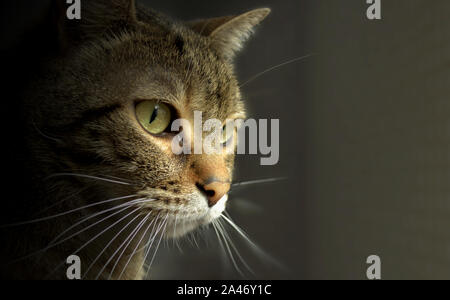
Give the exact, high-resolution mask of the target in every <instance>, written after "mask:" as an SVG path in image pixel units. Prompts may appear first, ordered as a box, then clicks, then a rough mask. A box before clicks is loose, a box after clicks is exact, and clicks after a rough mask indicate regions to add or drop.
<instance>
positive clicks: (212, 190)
mask: <svg viewBox="0 0 450 300" xmlns="http://www.w3.org/2000/svg"><path fill="white" fill-rule="evenodd" d="M199 188H200V189H201V190H203V192H204V193H205V194H206V196H207V197H208V204H209V207H213V206H215V205H216V204H217V202H219V200H220V199H222V198H223V197H224V196H225V195H226V194H228V192H229V191H230V188H231V185H230V184H229V183H227V182H220V181H214V182H210V183H208V184H206V185H199Z"/></svg>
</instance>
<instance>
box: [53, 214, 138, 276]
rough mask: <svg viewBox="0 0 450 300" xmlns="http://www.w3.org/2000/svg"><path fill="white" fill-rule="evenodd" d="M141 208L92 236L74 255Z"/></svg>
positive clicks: (60, 265)
mask: <svg viewBox="0 0 450 300" xmlns="http://www.w3.org/2000/svg"><path fill="white" fill-rule="evenodd" d="M140 209H141V208H140V207H138V208H136V209H135V210H133V211H132V212H130V213H128V214H127V215H125V216H124V217H122V218H120V219H119V220H118V221H116V222H114V223H113V224H112V225H110V226H108V227H106V229H104V230H102V231H101V232H100V233H98V234H97V235H95V236H94V237H93V238H91V239H90V240H88V241H87V242H86V243H84V244H83V245H82V246H81V247H80V248H78V249H77V250H76V251H75V252H73V253H72V255H77V254H78V253H80V252H81V251H82V250H83V249H84V248H86V247H87V246H88V245H89V244H91V243H92V242H93V241H95V240H96V239H97V238H99V237H100V236H102V235H103V234H105V233H106V232H107V231H109V230H110V229H111V228H113V227H114V226H116V225H117V224H119V223H121V222H122V221H123V220H125V219H126V218H128V217H129V216H131V215H132V214H134V213H136V212H137V211H139V210H140ZM65 263H66V262H65V261H63V262H62V263H61V264H59V265H58V266H57V267H56V269H55V270H53V271H52V272H51V273H50V274H49V275H48V276H52V275H53V274H54V273H55V272H56V271H57V270H58V269H59V268H61V267H62V266H63V265H64V264H65Z"/></svg>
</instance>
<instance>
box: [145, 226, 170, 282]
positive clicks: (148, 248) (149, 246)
mask: <svg viewBox="0 0 450 300" xmlns="http://www.w3.org/2000/svg"><path fill="white" fill-rule="evenodd" d="M165 221H167V218H166V219H161V221H160V223H159V225H158V227H157V228H156V230H155V226H154V227H153V229H152V232H151V233H150V236H149V241H148V243H147V244H146V245H145V248H144V249H146V250H145V255H144V259H143V261H142V265H141V267H140V268H139V270H142V269H143V268H144V266H145V262H146V261H147V257H148V255H149V254H150V251H151V249H152V246H153V242H154V241H155V240H156V237H157V235H158V233H159V231H160V230H161V229H162V227H163V226H164V223H165ZM147 275H148V273H147ZM145 278H146V277H144V279H145Z"/></svg>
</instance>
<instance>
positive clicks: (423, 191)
mask: <svg viewBox="0 0 450 300" xmlns="http://www.w3.org/2000/svg"><path fill="white" fill-rule="evenodd" d="M4 2H6V1H4ZM8 2H9V1H8ZM14 2H15V3H14V4H11V3H9V4H3V3H2V8H5V7H6V6H5V5H9V7H7V8H8V10H5V9H3V10H2V14H3V16H2V22H3V28H2V32H3V34H2V50H3V49H4V47H6V46H8V45H11V44H12V43H14V41H16V40H18V39H20V35H19V34H18V33H19V32H20V30H21V29H20V28H25V27H26V26H27V24H28V23H30V20H32V15H33V14H36V13H37V11H38V9H28V7H29V6H30V5H33V6H34V5H36V7H39V5H37V4H36V3H37V2H38V1H24V0H21V1H14ZM30 2H33V3H34V4H30ZM142 2H146V3H148V5H149V6H151V7H153V8H154V9H157V10H160V11H162V12H165V13H167V14H169V15H171V16H173V17H175V18H178V19H182V20H190V19H195V18H200V17H209V16H219V15H228V14H235V13H239V12H243V11H246V10H249V9H252V8H256V7H263V6H268V7H271V8H272V10H273V13H272V15H271V16H270V17H269V18H268V19H267V21H266V22H265V23H264V24H263V25H262V26H261V27H260V28H259V29H258V31H257V34H256V35H255V37H254V38H253V39H252V40H251V41H250V42H249V43H248V47H247V48H246V50H245V51H244V52H243V53H242V54H241V55H240V56H239V58H238V59H237V64H238V75H239V78H240V79H241V80H243V81H245V80H246V79H248V78H250V77H252V76H253V75H254V74H257V73H259V72H261V71H263V70H265V69H267V68H270V67H272V66H274V65H277V64H279V63H282V62H285V61H288V60H290V59H292V58H296V57H300V56H303V55H307V54H310V53H317V56H315V57H313V58H309V59H307V60H305V61H303V62H297V63H293V64H291V65H288V66H285V67H283V68H281V69H278V70H276V71H273V72H270V73H268V74H266V75H265V76H264V77H261V78H259V79H258V80H256V81H254V82H252V83H251V84H249V85H247V86H245V88H244V89H243V93H244V95H245V98H246V99H247V101H248V104H249V108H250V112H251V116H252V117H254V118H264V119H267V118H279V119H280V120H281V161H280V163H279V164H278V165H277V166H273V167H261V166H259V158H258V157H240V158H239V161H238V173H237V179H238V180H249V179H259V178H268V177H277V176H287V177H289V180H288V181H285V182H281V183H278V184H268V185H262V186H255V187H252V188H248V189H246V190H241V191H239V192H236V194H234V197H233V199H232V201H231V204H230V213H231V214H232V216H233V217H234V219H235V221H236V222H237V223H238V224H239V225H240V226H241V227H243V228H244V229H245V230H246V231H247V232H248V234H249V235H250V236H251V238H252V239H253V240H254V241H256V242H257V243H258V244H259V245H260V246H261V247H262V248H263V249H265V250H266V251H267V252H268V253H270V254H271V255H272V256H273V257H274V258H276V259H277V260H279V261H280V262H281V263H282V264H283V265H284V266H285V268H284V269H283V268H278V267H276V266H275V265H274V264H271V263H269V262H268V260H267V259H260V258H258V256H257V255H256V254H255V252H253V251H251V250H249V247H248V246H246V244H245V243H244V242H239V240H240V239H239V237H238V236H235V235H233V239H234V240H236V245H237V247H238V248H239V249H240V251H241V252H242V256H243V257H244V258H245V259H246V260H247V261H248V263H249V264H250V265H251V266H252V267H253V268H254V269H255V271H256V278H261V279H282V278H287V279H364V278H365V274H366V268H367V265H366V263H365V261H366V258H367V257H368V256H369V255H372V254H376V255H379V256H380V257H381V259H382V273H383V278H385V279H410V278H415V279H422V278H425V279H434V278H439V279H441V278H446V279H450V231H449V227H450V226H449V225H450V218H449V216H450V185H449V179H450V168H449V167H450V143H449V134H450V132H449V131H450V121H449V120H450V118H449V115H450V100H449V95H450V18H449V17H448V14H450V2H449V1H446V0H434V1H425V0H422V1H418V0H417V1H413V0H408V1H406V0H397V1H386V0H384V1H382V5H383V7H382V13H383V20H381V21H369V20H367V18H366V17H365V10H366V9H367V5H366V4H365V2H366V1H365V0H352V1H349V0H341V1H336V0H335V1H326V0H320V1H319V0H308V1H307V0H283V1H268V0H267V1H256V0H252V1H250V0H246V1H237V0H229V1H206V0H205V1H200V0H192V1H181V0H165V1H157V0H148V1H142ZM206 240H207V241H208V245H205V243H204V242H200V244H201V245H200V248H201V249H197V248H196V247H194V246H193V245H190V243H189V241H186V242H185V243H184V246H183V250H184V253H183V254H182V253H180V252H179V251H178V250H177V249H176V248H174V247H173V246H172V245H169V247H168V249H167V248H164V249H163V250H162V251H161V252H160V254H159V257H158V259H157V262H156V268H157V269H156V270H155V275H154V277H155V278H162V279H165V278H168V279H173V278H176V279H220V278H223V279H225V278H226V279H230V278H240V277H239V275H238V274H237V273H236V272H235V271H234V270H233V268H231V267H230V262H229V261H227V260H226V259H225V258H224V256H223V254H221V252H220V250H219V249H218V243H217V240H216V239H215V238H214V237H213V236H211V237H209V238H206ZM249 278H253V277H251V276H250V277H249Z"/></svg>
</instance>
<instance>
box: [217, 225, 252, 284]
mask: <svg viewBox="0 0 450 300" xmlns="http://www.w3.org/2000/svg"><path fill="white" fill-rule="evenodd" d="M217 224H218V226H219V227H220V228H222V232H223V234H224V236H225V238H226V239H228V242H229V243H230V245H231V247H232V249H233V250H234V252H235V253H236V255H237V256H238V258H239V259H240V261H241V262H242V264H243V265H244V266H245V268H246V269H247V270H248V271H249V272H250V273H251V274H252V275H255V272H254V271H253V269H252V268H251V267H250V266H249V265H248V264H247V262H246V261H245V259H244V258H243V257H242V255H241V253H240V252H239V250H238V248H237V247H236V245H235V244H234V243H233V241H232V239H231V237H230V235H229V234H228V232H227V231H226V229H225V226H224V225H223V224H222V222H221V220H220V219H218V222H217Z"/></svg>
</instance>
